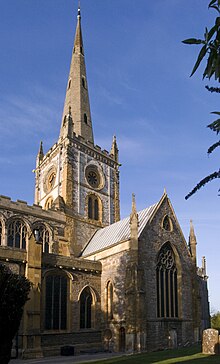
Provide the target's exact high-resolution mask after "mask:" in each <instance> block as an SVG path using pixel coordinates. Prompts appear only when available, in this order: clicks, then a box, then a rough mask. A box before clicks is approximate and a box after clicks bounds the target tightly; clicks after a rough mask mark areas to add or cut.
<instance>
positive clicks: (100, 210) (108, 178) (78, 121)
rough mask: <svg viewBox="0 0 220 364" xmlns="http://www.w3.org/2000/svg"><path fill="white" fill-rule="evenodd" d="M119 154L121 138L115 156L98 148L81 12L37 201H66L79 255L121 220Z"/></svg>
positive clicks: (40, 162)
mask: <svg viewBox="0 0 220 364" xmlns="http://www.w3.org/2000/svg"><path fill="white" fill-rule="evenodd" d="M118 154H119V152H118V146H117V142H116V137H114V138H113V142H112V147H111V151H110V152H108V151H106V150H102V149H101V148H100V147H99V146H97V145H95V144H94V137H93V128H92V120H91V112H90V103H89V92H88V82H87V76H86V65H85V55H84V47H83V37H82V28H81V11H80V8H79V9H78V15H77V25H76V32H75V39H74V46H73V50H72V59H71V64H70V71H69V76H68V81H67V88H66V96H65V102H64V108H63V115H62V121H61V128H60V135H59V139H58V142H57V143H56V144H54V146H53V147H52V148H51V149H50V150H49V151H48V152H47V153H46V154H45V155H44V154H43V149H42V146H41V148H40V151H39V153H38V156H37V166H36V171H35V176H36V185H35V203H36V204H39V205H41V206H42V207H43V208H44V209H51V208H52V209H59V204H57V203H56V201H60V200H62V201H63V204H62V207H63V206H64V211H65V214H66V217H67V225H69V228H67V229H66V230H67V236H66V238H67V240H68V241H69V242H70V246H71V253H72V254H74V255H75V256H78V255H79V254H80V252H81V250H82V247H83V246H84V245H85V244H86V242H87V241H88V239H89V238H90V237H91V235H92V234H93V233H94V231H95V230H97V228H101V227H103V226H106V225H109V224H112V223H114V222H115V221H118V220H120V197H119V166H120V165H119V158H118Z"/></svg>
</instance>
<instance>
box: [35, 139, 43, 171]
mask: <svg viewBox="0 0 220 364" xmlns="http://www.w3.org/2000/svg"><path fill="white" fill-rule="evenodd" d="M43 158H44V151H43V142H42V140H41V142H40V148H39V152H38V154H37V162H36V166H39V164H40V163H41V161H42V160H43Z"/></svg>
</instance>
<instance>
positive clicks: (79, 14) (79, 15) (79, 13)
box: [77, 0, 81, 18]
mask: <svg viewBox="0 0 220 364" xmlns="http://www.w3.org/2000/svg"><path fill="white" fill-rule="evenodd" d="M77 17H78V18H80V17H81V12H80V0H78V16H77Z"/></svg>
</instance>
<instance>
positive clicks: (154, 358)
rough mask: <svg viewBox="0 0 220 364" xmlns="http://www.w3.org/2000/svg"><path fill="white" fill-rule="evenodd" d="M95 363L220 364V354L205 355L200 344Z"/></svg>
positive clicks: (94, 363)
mask: <svg viewBox="0 0 220 364" xmlns="http://www.w3.org/2000/svg"><path fill="white" fill-rule="evenodd" d="M92 363H93V364H96V363H97V364H111V363H123V364H124V363H126V364H176V363H184V364H186V363H189V364H206V363H212V364H214V363H218V364H220V355H204V354H202V353H201V348H200V346H194V347H190V348H184V349H177V350H166V351H160V352H153V353H146V354H134V355H124V356H121V357H116V358H112V359H108V360H101V361H94V362H92Z"/></svg>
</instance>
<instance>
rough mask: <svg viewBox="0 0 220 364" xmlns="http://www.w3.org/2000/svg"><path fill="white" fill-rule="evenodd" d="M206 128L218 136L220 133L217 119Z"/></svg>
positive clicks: (219, 122)
mask: <svg viewBox="0 0 220 364" xmlns="http://www.w3.org/2000/svg"><path fill="white" fill-rule="evenodd" d="M207 128H209V129H211V130H212V131H215V132H216V133H217V135H218V133H219V132H220V119H217V120H215V121H213V122H212V123H211V124H209V125H207Z"/></svg>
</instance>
